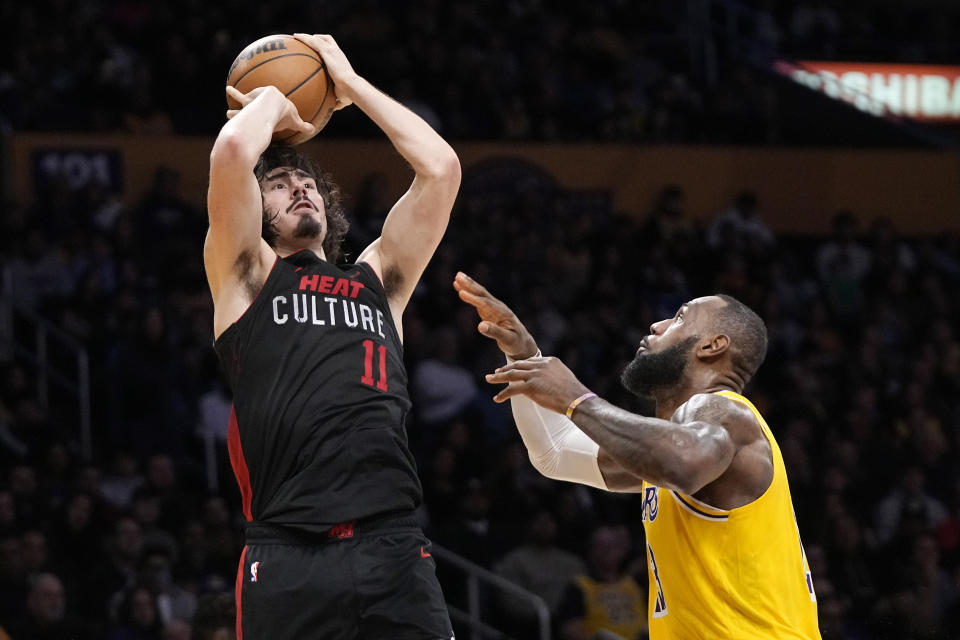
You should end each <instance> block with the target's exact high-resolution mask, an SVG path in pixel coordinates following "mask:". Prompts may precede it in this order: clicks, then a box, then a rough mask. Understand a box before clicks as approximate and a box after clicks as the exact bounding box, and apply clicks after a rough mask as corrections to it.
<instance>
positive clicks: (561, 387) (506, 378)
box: [486, 357, 590, 413]
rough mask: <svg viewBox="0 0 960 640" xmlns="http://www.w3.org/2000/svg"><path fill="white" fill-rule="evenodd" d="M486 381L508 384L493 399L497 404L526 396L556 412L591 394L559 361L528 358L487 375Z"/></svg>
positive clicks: (564, 409) (561, 411) (560, 411)
mask: <svg viewBox="0 0 960 640" xmlns="http://www.w3.org/2000/svg"><path fill="white" fill-rule="evenodd" d="M486 379H487V382H489V383H490V384H504V383H506V385H507V388H506V389H503V390H501V391H500V393H498V394H497V395H496V396H494V398H493V399H494V401H495V402H506V401H507V400H509V399H510V398H512V397H513V396H515V395H519V394H523V395H525V396H527V397H528V398H530V399H531V400H533V401H534V402H536V403H537V404H539V405H540V406H542V407H545V408H547V409H550V410H551V411H556V412H557V413H564V412H565V411H566V410H567V407H568V406H570V403H571V402H573V401H574V400H576V399H577V398H579V397H580V396H582V395H583V394H585V393H588V392H589V391H590V390H589V389H587V388H586V387H585V386H583V384H582V383H581V382H580V381H579V380H577V377H576V376H575V375H573V372H572V371H570V369H568V368H567V365H565V364H563V362H562V361H561V360H560V359H559V358H543V357H539V358H527V359H526V360H520V361H518V362H513V363H511V364H508V365H505V366H502V367H499V368H498V369H497V370H496V371H495V372H493V373H488V374H487V376H486Z"/></svg>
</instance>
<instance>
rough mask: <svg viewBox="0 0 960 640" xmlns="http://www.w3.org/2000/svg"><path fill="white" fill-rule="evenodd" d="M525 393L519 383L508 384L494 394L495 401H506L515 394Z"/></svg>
mask: <svg viewBox="0 0 960 640" xmlns="http://www.w3.org/2000/svg"><path fill="white" fill-rule="evenodd" d="M522 393H523V391H522V388H521V387H520V385H518V384H515V383H514V384H508V385H507V386H506V388H504V389H501V390H500V393H498V394H497V395H495V396H493V401H494V402H496V403H501V402H506V401H507V400H509V399H510V398H512V397H513V396H519V395H521V394H522Z"/></svg>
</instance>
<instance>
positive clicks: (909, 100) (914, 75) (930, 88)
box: [774, 61, 960, 122]
mask: <svg viewBox="0 0 960 640" xmlns="http://www.w3.org/2000/svg"><path fill="white" fill-rule="evenodd" d="M774 66H775V68H776V70H777V71H778V72H780V73H782V74H784V75H786V76H788V77H790V78H792V79H793V80H794V81H795V82H797V83H799V84H802V85H803V86H805V87H809V88H811V89H814V90H816V91H822V92H823V93H825V94H827V95H828V96H830V97H831V98H836V99H837V100H843V101H845V102H849V103H851V104H852V105H854V106H855V107H857V108H858V109H861V110H863V111H866V112H868V113H872V114H874V115H877V116H891V115H892V116H902V117H907V118H912V119H914V120H923V121H928V122H958V121H960V67H947V66H934V65H920V64H875V63H868V62H785V61H778V62H776V63H775V65H774Z"/></svg>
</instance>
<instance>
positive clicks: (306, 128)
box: [299, 122, 317, 136]
mask: <svg viewBox="0 0 960 640" xmlns="http://www.w3.org/2000/svg"><path fill="white" fill-rule="evenodd" d="M299 128H300V131H302V132H303V133H305V134H307V135H309V136H312V135H313V134H314V133H316V132H317V128H316V127H315V126H313V125H312V124H310V123H309V122H301V123H300V127H299Z"/></svg>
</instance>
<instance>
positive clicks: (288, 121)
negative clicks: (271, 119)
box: [227, 86, 316, 136]
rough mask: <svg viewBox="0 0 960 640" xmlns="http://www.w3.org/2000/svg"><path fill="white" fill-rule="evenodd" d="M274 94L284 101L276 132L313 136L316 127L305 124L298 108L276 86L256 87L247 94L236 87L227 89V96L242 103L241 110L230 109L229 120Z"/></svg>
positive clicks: (228, 112)
mask: <svg viewBox="0 0 960 640" xmlns="http://www.w3.org/2000/svg"><path fill="white" fill-rule="evenodd" d="M270 93H274V94H276V95H277V96H279V97H280V99H281V100H282V101H283V102H282V103H281V104H282V105H283V106H282V107H281V114H280V120H279V121H277V126H276V127H274V129H273V130H274V131H284V130H295V131H299V132H301V133H305V134H307V135H308V136H312V135H314V134H315V133H316V127H314V126H313V125H312V124H310V123H309V122H304V121H303V118H301V117H300V113H299V112H297V107H295V106H294V104H293V103H292V102H290V100H289V99H288V98H287V97H286V96H285V95H283V94H282V93H280V90H279V89H277V88H276V87H274V86H267V87H256V88H255V89H252V90H250V91H249V92H247V93H240V92H239V91H237V90H236V89H235V88H234V87H229V86H228V87H227V96H228V97H230V98H233V99H234V100H236V101H237V102H239V103H240V109H229V110H228V111H227V119H228V120H229V119H230V118H233V117H234V116H236V115H237V114H238V113H240V111H241V110H242V109H243V108H244V107H246V106H247V105H249V104H250V103H251V102H253V101H254V100H256V99H257V98H258V97H260V96H262V95H265V94H270Z"/></svg>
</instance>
